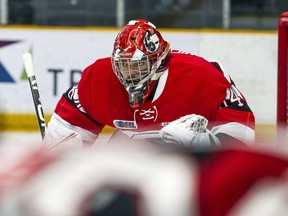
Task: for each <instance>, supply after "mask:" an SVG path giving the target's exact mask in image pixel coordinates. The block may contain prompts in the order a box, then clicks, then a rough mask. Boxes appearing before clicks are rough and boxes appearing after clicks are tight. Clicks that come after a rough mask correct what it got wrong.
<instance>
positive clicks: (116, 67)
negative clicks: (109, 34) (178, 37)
mask: <svg viewBox="0 0 288 216" xmlns="http://www.w3.org/2000/svg"><path fill="white" fill-rule="evenodd" d="M169 54H170V44H169V43H168V42H166V41H165V40H163V38H162V36H161V34H160V33H159V31H158V30H157V29H156V27H155V26H154V25H153V24H152V23H150V22H148V21H146V20H132V21H130V22H129V23H128V24H127V25H126V26H124V28H123V29H122V30H121V32H120V33H119V34H118V35H117V37H116V39H115V42H114V49H113V53H112V67H113V71H114V72H115V74H116V76H117V77H118V79H119V80H120V82H121V83H122V85H123V86H124V87H125V89H126V90H127V92H128V95H129V103H130V105H131V106H132V107H138V106H140V105H141V104H143V103H144V102H145V100H146V99H147V96H148V95H149V93H150V92H151V89H152V83H153V81H155V80H157V79H158V78H159V76H160V75H161V74H162V73H161V71H164V70H165V69H166V67H167V63H168V58H169Z"/></svg>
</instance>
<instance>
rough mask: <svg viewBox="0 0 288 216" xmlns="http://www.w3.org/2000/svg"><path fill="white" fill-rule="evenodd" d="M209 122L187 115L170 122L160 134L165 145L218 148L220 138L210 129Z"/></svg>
mask: <svg viewBox="0 0 288 216" xmlns="http://www.w3.org/2000/svg"><path fill="white" fill-rule="evenodd" d="M207 125H208V120H207V119H206V118H205V117H203V116H201V115H196V114H191V115H186V116H183V117H181V118H179V119H176V120H174V121H172V122H170V123H169V124H168V125H166V126H165V127H163V128H162V129H161V130H160V132H159V134H160V137H161V139H162V141H163V142H164V143H165V144H176V145H179V146H185V147H188V146H199V147H208V146H218V145H220V143H219V140H218V138H217V137H216V136H215V135H213V134H212V133H211V132H210V131H209V130H208V129H207Z"/></svg>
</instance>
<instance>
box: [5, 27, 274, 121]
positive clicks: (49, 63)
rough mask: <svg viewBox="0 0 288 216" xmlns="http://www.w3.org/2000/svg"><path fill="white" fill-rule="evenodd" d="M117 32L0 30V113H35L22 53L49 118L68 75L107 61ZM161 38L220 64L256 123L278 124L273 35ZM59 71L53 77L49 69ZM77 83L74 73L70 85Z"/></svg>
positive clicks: (197, 34)
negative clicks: (1, 72)
mask: <svg viewBox="0 0 288 216" xmlns="http://www.w3.org/2000/svg"><path fill="white" fill-rule="evenodd" d="M117 33H118V30H117V29H115V30H100V29H99V30H95V29H94V30H93V29H91V30H81V29H74V30H73V29H66V30H59V29H57V30H55V29H54V30H53V29H36V28H35V29H34V28H33V29H32V28H31V29H27V28H26V29H25V28H23V29H19V28H17V29H16V28H15V29H14V28H0V42H1V41H5V40H18V41H20V42H18V43H14V44H12V45H8V46H5V47H0V63H1V64H2V65H3V66H4V67H5V68H6V70H7V71H8V72H9V74H10V75H11V76H12V78H13V79H14V80H15V83H5V82H0V92H1V93H0V101H1V102H0V113H34V107H33V103H32V98H31V93H30V89H29V85H28V81H27V80H21V79H20V77H21V74H22V70H23V62H22V54H23V53H25V52H27V51H29V49H32V53H33V58H34V59H33V60H34V68H35V74H36V78H37V81H38V87H39V91H40V96H41V100H42V105H43V107H44V112H45V113H52V112H53V110H54V107H55V105H56V102H57V101H58V99H59V98H60V97H61V95H62V93H63V92H64V91H66V89H67V88H68V87H69V86H70V84H71V82H70V76H71V71H73V70H76V71H82V70H83V69H84V68H85V67H86V66H88V65H89V64H91V63H93V62H94V61H95V60H96V59H97V58H101V57H106V56H109V55H110V54H111V52H112V48H113V41H114V38H115V36H116V35H117ZM163 37H164V38H165V39H166V40H168V41H169V42H170V43H171V46H172V48H173V49H180V50H183V51H187V52H191V53H194V54H196V55H201V56H203V57H205V58H208V59H216V60H219V61H220V62H221V63H222V65H223V66H224V68H225V69H226V70H227V72H228V73H230V75H231V76H232V78H233V80H234V81H235V83H236V85H237V86H238V87H239V89H240V90H241V91H242V92H243V93H244V94H245V96H246V98H247V100H248V102H249V104H250V107H251V108H252V110H253V111H254V113H255V116H256V121H257V123H259V124H275V122H276V85H277V83H276V80H277V34H276V32H275V33H264V32H262V33H261V34H260V33H254V34H252V33H245V32H243V33H239V32H238V33H235V32H231V33H229V32H223V33H220V32H205V31H199V32H197V31H191V32H187V31H185V32H179V31H177V32H172V31H166V30H165V31H163ZM55 69H56V70H61V72H59V73H57V76H56V78H57V79H56V81H57V85H56V84H55V79H54V78H55V73H52V72H49V70H55ZM79 78H80V73H74V77H73V81H74V82H76V81H77V80H79Z"/></svg>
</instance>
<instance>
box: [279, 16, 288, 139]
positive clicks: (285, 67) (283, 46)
mask: <svg viewBox="0 0 288 216" xmlns="http://www.w3.org/2000/svg"><path fill="white" fill-rule="evenodd" d="M287 76H288V12H284V13H282V14H281V16H280V18H279V21H278V79H277V81H278V84H277V135H278V137H279V136H280V137H283V135H285V134H286V135H287V132H286V130H287V122H288V121H287V120H288V118H287V117H288V108H287V105H288V95H287V88H288V78H287Z"/></svg>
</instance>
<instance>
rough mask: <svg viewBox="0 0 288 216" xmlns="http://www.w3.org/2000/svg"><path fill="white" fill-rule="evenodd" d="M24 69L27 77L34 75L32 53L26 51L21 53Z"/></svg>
mask: <svg viewBox="0 0 288 216" xmlns="http://www.w3.org/2000/svg"><path fill="white" fill-rule="evenodd" d="M22 58H23V63H24V67H25V71H26V73H27V76H28V77H31V76H34V75H35V74H34V68H33V60H32V54H31V53H29V52H27V53H24V54H23V55H22Z"/></svg>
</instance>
